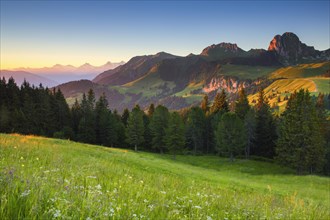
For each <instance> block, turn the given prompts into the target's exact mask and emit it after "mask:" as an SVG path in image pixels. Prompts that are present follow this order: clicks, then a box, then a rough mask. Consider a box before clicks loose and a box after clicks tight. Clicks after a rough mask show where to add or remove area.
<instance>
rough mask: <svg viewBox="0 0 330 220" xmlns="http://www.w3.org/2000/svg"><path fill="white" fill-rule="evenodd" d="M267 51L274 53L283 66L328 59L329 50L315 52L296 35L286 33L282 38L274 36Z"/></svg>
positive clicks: (329, 57)
mask: <svg viewBox="0 0 330 220" xmlns="http://www.w3.org/2000/svg"><path fill="white" fill-rule="evenodd" d="M268 51H271V52H274V53H275V54H276V56H277V58H278V60H279V62H280V63H282V64H283V65H291V64H297V63H304V62H310V61H316V60H317V61H327V60H329V59H330V56H329V55H330V53H329V50H326V51H318V50H315V49H314V47H312V46H307V45H306V44H304V43H302V42H301V41H300V40H299V38H298V36H297V35H295V34H294V33H290V32H286V33H284V34H283V35H282V36H281V35H276V36H275V37H274V38H273V40H272V41H271V42H270V44H269V47H268Z"/></svg>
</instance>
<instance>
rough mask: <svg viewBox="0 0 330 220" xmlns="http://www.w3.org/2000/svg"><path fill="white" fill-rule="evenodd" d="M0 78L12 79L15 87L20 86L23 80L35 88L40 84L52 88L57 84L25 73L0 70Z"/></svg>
mask: <svg viewBox="0 0 330 220" xmlns="http://www.w3.org/2000/svg"><path fill="white" fill-rule="evenodd" d="M0 77H1V78H2V77H5V79H6V80H8V79H9V78H10V77H13V78H14V80H15V82H16V83H17V85H21V84H22V83H23V82H24V80H26V81H27V82H29V83H30V84H31V85H35V86H39V85H40V84H42V85H43V86H44V87H53V86H56V85H58V84H59V83H58V82H56V81H54V80H51V79H48V78H46V77H43V76H38V75H36V74H33V73H29V72H25V71H10V70H0Z"/></svg>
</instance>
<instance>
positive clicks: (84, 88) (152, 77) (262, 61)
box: [58, 32, 330, 111]
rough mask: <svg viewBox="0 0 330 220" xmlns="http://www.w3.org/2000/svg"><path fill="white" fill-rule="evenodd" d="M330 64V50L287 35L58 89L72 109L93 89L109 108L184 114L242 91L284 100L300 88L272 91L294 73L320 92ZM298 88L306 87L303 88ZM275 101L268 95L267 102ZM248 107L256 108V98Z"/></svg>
mask: <svg viewBox="0 0 330 220" xmlns="http://www.w3.org/2000/svg"><path fill="white" fill-rule="evenodd" d="M329 61H330V49H328V50H325V51H318V50H316V49H315V48H314V47H312V46H307V45H306V44H304V43H302V42H301V41H300V40H299V38H298V36H297V35H295V34H294V33H290V32H287V33H284V34H283V35H276V36H275V37H274V38H273V39H272V40H271V41H270V43H269V46H268V49H267V50H265V49H251V50H249V51H245V50H243V49H241V48H240V47H239V46H238V45H237V44H233V43H226V42H223V43H219V44H216V45H215V44H214V45H210V46H208V47H206V48H205V49H203V50H202V51H201V53H200V54H199V55H193V54H190V55H188V56H185V57H181V56H176V55H172V54H169V53H166V52H160V53H157V54H154V55H144V56H136V57H133V58H131V59H130V60H129V61H128V62H127V63H125V64H123V65H121V66H118V67H116V68H114V69H111V70H106V71H103V72H100V73H99V74H98V75H97V76H96V77H95V78H93V79H92V80H79V81H71V82H67V83H64V84H61V85H59V86H58V88H60V89H61V90H62V92H63V93H64V95H65V97H66V98H67V101H68V102H69V104H70V103H71V104H72V103H73V102H74V100H75V99H76V98H77V99H80V98H81V97H82V94H83V93H87V92H88V90H89V89H90V88H93V90H94V91H95V93H96V97H98V96H100V95H101V94H102V93H104V94H106V96H107V98H108V99H109V105H110V107H111V108H116V109H118V110H119V111H121V110H123V109H124V108H126V107H127V108H132V107H133V106H134V105H135V104H139V105H140V106H141V107H142V108H145V107H147V106H148V105H149V104H150V103H154V104H156V105H157V104H163V105H165V106H167V107H168V108H170V109H181V108H184V107H188V106H191V105H196V104H198V103H199V102H200V101H201V99H202V97H203V95H204V94H208V95H209V98H210V99H211V100H212V98H213V97H214V96H215V94H216V92H217V91H218V90H219V89H225V90H226V92H227V93H228V96H229V99H230V100H233V99H234V98H235V97H236V93H237V91H238V90H239V89H240V88H241V87H244V88H246V91H247V92H248V94H251V97H253V94H254V93H255V92H256V91H257V88H258V87H259V86H263V87H265V88H271V90H273V91H275V90H276V91H277V93H278V96H282V95H285V94H288V92H289V93H290V92H292V91H293V89H299V86H298V87H297V86H292V87H290V86H289V87H287V86H286V87H285V89H286V90H285V91H278V90H277V87H276V88H275V87H272V85H274V83H278V82H279V81H278V80H282V81H281V82H282V83H287V84H290V83H292V80H295V78H294V79H293V78H290V77H289V78H290V79H288V77H287V76H288V75H290V74H293V73H295V74H296V75H295V76H296V77H297V78H304V77H309V78H308V80H309V82H310V81H312V82H313V83H314V84H315V86H314V87H311V88H312V89H314V90H313V92H320V91H323V90H325V89H324V88H326V87H325V86H324V85H326V84H327V83H329V82H330V81H329V78H328V77H327V76H328V75H327V74H326V73H327V72H329V69H330V62H329ZM284 70H285V71H284ZM284 72H285V74H284ZM282 73H283V74H284V75H283V74H282ZM274 76H276V77H274ZM310 77H319V78H318V79H317V80H316V79H314V78H310ZM290 80H291V81H290ZM322 80H323V81H322ZM298 84H299V83H298ZM299 85H300V87H303V83H302V82H300V84H299ZM318 85H319V86H318ZM278 88H282V87H281V86H279V87H278ZM283 88H284V87H283ZM291 88H292V89H291ZM322 89H323V90H322ZM291 90H292V91H291ZM271 95H272V96H271ZM274 97H275V95H274V94H269V98H272V99H274ZM250 101H251V103H253V98H252V99H251V100H250Z"/></svg>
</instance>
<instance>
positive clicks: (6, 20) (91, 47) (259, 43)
mask: <svg viewBox="0 0 330 220" xmlns="http://www.w3.org/2000/svg"><path fill="white" fill-rule="evenodd" d="M0 4H1V22H0V24H1V27H0V30H1V34H0V36H1V47H0V53H1V60H0V69H9V70H10V69H18V68H27V67H28V68H43V67H52V66H54V65H55V64H61V65H73V66H80V65H82V64H84V63H90V64H91V65H93V66H101V65H104V64H105V63H107V62H108V61H110V62H112V63H118V62H121V61H124V62H127V61H128V60H129V59H131V58H132V57H134V56H140V55H147V54H156V53H158V52H161V51H165V52H167V53H170V54H174V55H178V56H187V55H188V54H190V53H193V54H200V53H201V51H202V50H203V49H204V48H206V47H207V46H210V45H212V44H218V43H221V42H230V43H236V44H237V45H238V46H239V47H240V48H242V49H243V50H246V51H247V50H250V49H254V48H258V49H267V48H268V45H269V42H270V41H271V40H272V39H273V37H274V36H275V35H277V34H280V35H282V34H283V33H285V32H293V33H295V34H296V35H297V36H298V37H299V39H300V40H301V41H302V42H303V43H306V44H307V45H309V46H314V47H315V49H317V50H326V49H329V47H330V45H329V44H330V43H329V38H330V30H329V29H327V28H324V27H329V25H330V22H329V20H330V19H329V16H330V15H329V10H328V9H329V2H328V1H301V2H298V1H294V2H273V1H269V2H256V1H249V2H217V1H208V2H200V1H192V2H191V1H190V2H183V1H179V2H148V1H143V2H126V1H125V2H90V1H83V2H72V1H71V2H39V1H33V2H19V1H15V2H10V1H1V3H0ZM279 4H281V14H280V15H279V14H278V13H269V12H268V8H276V7H278V5H279ZM228 9H233V10H228ZM26 12H29V13H26ZM302 12H308V14H306V13H302ZM59 15H60V16H59ZM264 17H267V18H268V19H263V18H264ZM251 24H253V25H251ZM260 30H262V31H260Z"/></svg>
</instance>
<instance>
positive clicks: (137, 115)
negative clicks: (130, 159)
mask: <svg viewBox="0 0 330 220" xmlns="http://www.w3.org/2000/svg"><path fill="white" fill-rule="evenodd" d="M126 133H127V142H128V143H129V144H131V145H133V146H134V150H135V151H137V149H138V145H140V144H141V143H142V142H143V141H144V138H143V133H144V125H143V112H142V111H141V109H140V108H139V107H138V106H135V107H134V108H133V109H132V112H131V113H130V115H129V118H128V120H127V132H126Z"/></svg>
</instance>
